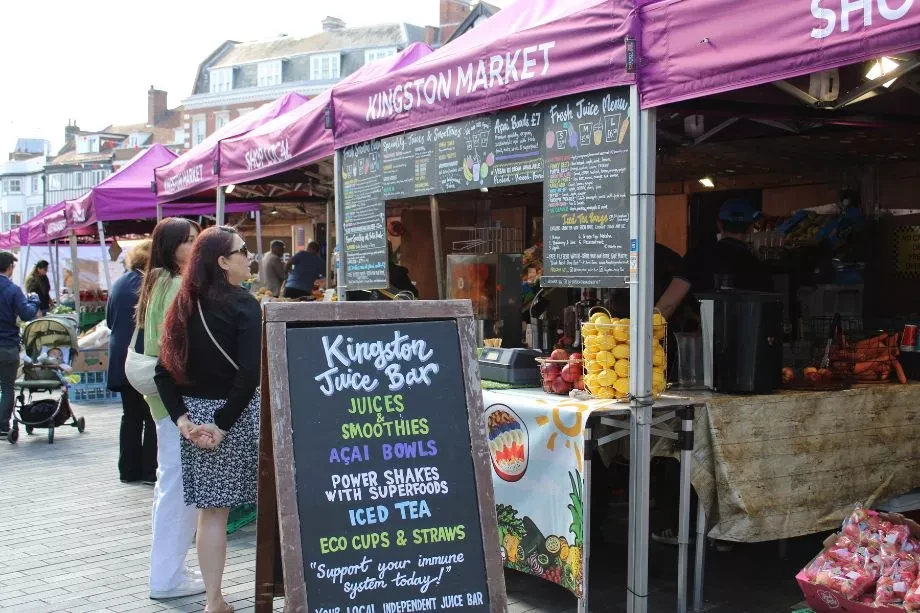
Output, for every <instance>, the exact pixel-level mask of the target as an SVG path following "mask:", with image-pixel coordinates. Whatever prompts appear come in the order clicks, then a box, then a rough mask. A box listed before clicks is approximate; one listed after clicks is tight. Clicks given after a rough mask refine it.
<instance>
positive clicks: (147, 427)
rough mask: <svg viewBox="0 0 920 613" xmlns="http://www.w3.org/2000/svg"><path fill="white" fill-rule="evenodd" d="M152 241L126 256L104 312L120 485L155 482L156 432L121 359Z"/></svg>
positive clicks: (140, 339)
mask: <svg viewBox="0 0 920 613" xmlns="http://www.w3.org/2000/svg"><path fill="white" fill-rule="evenodd" d="M151 244H152V241H149V240H147V241H142V242H140V243H138V244H137V245H135V246H134V248H133V249H131V251H130V253H128V256H127V259H126V262H125V263H126V265H127V267H128V271H127V272H126V273H125V274H124V275H122V276H121V277H119V279H118V280H117V281H115V283H114V284H112V291H111V292H109V300H108V303H107V304H106V309H105V322H106V325H107V326H108V327H109V330H111V332H112V334H111V336H110V337H109V371H108V382H107V385H108V388H109V389H110V390H112V391H114V392H118V393H119V394H121V409H122V414H121V430H120V432H119V436H118V446H119V451H118V476H119V478H120V479H121V481H122V482H123V483H136V482H138V481H141V482H143V483H145V484H148V485H153V484H154V483H155V482H156V480H157V431H156V424H155V423H154V421H153V417H151V415H150V409H148V408H147V403H146V402H144V397H143V396H141V394H140V392H138V391H137V390H135V389H134V388H133V387H131V384H130V383H128V379H127V378H126V377H125V358H126V357H127V355H128V345H129V344H130V342H131V338H132V336H133V335H134V328H135V321H134V319H135V310H136V308H137V300H138V297H139V295H140V291H141V282H142V281H143V279H144V270H145V269H146V268H147V262H149V261H150V246H151ZM135 343H136V344H135V347H134V350H135V351H137V352H138V353H143V352H144V335H143V333H142V332H141V331H138V336H137V340H136V342H135Z"/></svg>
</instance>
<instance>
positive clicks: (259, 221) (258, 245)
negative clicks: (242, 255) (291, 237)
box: [256, 211, 265, 278]
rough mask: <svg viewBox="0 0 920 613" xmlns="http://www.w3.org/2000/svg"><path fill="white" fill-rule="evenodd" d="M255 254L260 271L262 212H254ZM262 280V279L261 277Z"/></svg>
mask: <svg viewBox="0 0 920 613" xmlns="http://www.w3.org/2000/svg"><path fill="white" fill-rule="evenodd" d="M256 253H257V254H258V255H259V260H258V262H259V270H260V271H261V269H262V256H263V255H265V254H264V253H263V252H262V211H256ZM263 278H264V277H263Z"/></svg>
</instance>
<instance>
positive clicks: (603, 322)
mask: <svg viewBox="0 0 920 613" xmlns="http://www.w3.org/2000/svg"><path fill="white" fill-rule="evenodd" d="M652 317H653V319H652V330H653V341H652V367H653V368H652V396H653V397H654V398H658V397H660V396H661V394H662V393H663V392H664V390H665V389H666V388H667V380H668V378H667V372H666V369H667V363H668V356H667V342H666V341H665V339H666V338H667V336H668V322H667V321H666V320H665V318H664V316H662V315H661V313H658V312H656V313H655V314H654V315H653V316H652ZM581 337H582V339H583V340H582V344H583V346H584V351H583V352H582V364H583V365H584V382H585V388H586V389H587V391H588V392H589V393H590V394H591V395H592V396H594V397H595V398H601V399H617V400H625V399H627V398H628V397H629V349H630V338H629V319H626V318H624V319H617V318H615V317H611V316H610V313H608V312H607V311H606V310H604V309H602V308H599V307H595V308H593V309H591V311H590V312H589V318H588V321H586V322H584V323H582V324H581Z"/></svg>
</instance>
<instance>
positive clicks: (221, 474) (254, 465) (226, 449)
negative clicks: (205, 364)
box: [182, 390, 259, 509]
mask: <svg viewBox="0 0 920 613" xmlns="http://www.w3.org/2000/svg"><path fill="white" fill-rule="evenodd" d="M183 400H185V408H186V409H188V416H189V419H190V420H191V421H192V422H193V423H196V424H207V423H213V422H214V413H215V412H216V411H217V410H218V409H219V408H221V407H222V406H224V402H225V401H224V400H209V399H207V398H192V397H189V396H185V397H184V398H183ZM258 460H259V392H258V390H257V391H256V393H255V396H254V397H253V399H252V401H250V403H249V405H248V406H247V407H246V408H245V409H243V413H242V414H241V415H240V418H239V419H238V420H236V423H235V424H233V426H232V427H231V428H230V430H229V431H228V432H227V436H226V437H224V440H223V442H221V444H220V445H219V446H218V447H217V448H216V449H202V448H201V447H196V446H195V445H194V444H193V443H191V442H190V441H187V440H186V439H184V438H183V439H182V485H183V490H184V493H185V504H187V505H192V506H196V507H198V508H199V509H207V508H232V507H236V506H239V505H243V504H255V502H256V481H257V476H258Z"/></svg>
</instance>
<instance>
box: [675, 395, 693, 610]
mask: <svg viewBox="0 0 920 613" xmlns="http://www.w3.org/2000/svg"><path fill="white" fill-rule="evenodd" d="M679 414H680V436H679V438H678V445H679V447H680V499H679V500H680V504H679V507H678V508H679V511H678V515H679V517H680V523H679V528H678V531H677V543H678V554H677V611H678V613H687V579H688V572H687V571H688V568H689V553H690V477H691V468H692V465H693V407H692V406H688V407H684V408H683V409H681V410H680V411H679Z"/></svg>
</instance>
